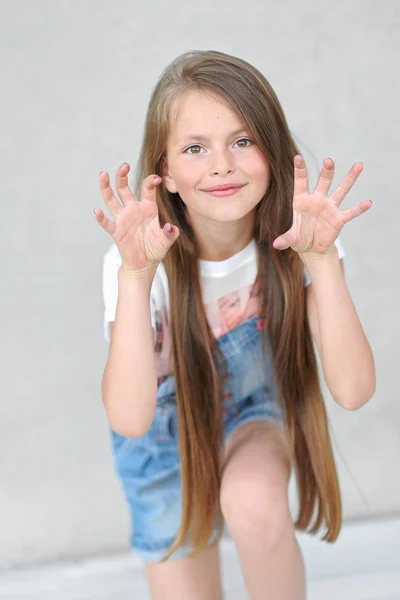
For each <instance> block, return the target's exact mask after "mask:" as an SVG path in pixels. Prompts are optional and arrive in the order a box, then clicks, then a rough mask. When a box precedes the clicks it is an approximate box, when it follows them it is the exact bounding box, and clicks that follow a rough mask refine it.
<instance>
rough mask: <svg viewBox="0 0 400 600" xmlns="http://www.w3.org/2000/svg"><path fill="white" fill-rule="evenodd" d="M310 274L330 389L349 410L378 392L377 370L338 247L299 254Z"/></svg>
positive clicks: (316, 334) (311, 313) (314, 320)
mask: <svg viewBox="0 0 400 600" xmlns="http://www.w3.org/2000/svg"><path fill="white" fill-rule="evenodd" d="M300 256H301V258H302V260H303V263H304V265H305V267H306V269H307V271H308V273H309V275H310V278H311V285H310V286H308V288H307V313H308V320H309V323H310V328H311V332H312V335H313V338H314V340H315V343H316V345H317V348H318V353H319V356H320V359H321V363H322V369H323V373H324V377H325V381H326V384H327V386H328V388H329V391H330V392H331V394H332V396H333V398H334V399H335V401H336V402H337V403H338V404H340V405H341V406H343V407H344V408H347V409H349V410H355V409H357V408H360V407H361V406H362V405H363V404H365V403H366V402H367V401H368V400H369V399H370V398H371V396H372V395H373V394H374V392H375V367H374V359H373V356H372V352H371V348H370V346H369V344H368V341H367V339H366V337H365V334H364V331H363V328H362V326H361V323H360V320H359V318H358V315H357V312H356V309H355V307H354V304H353V301H352V299H351V295H350V292H349V290H348V287H347V284H346V281H345V278H344V273H343V265H342V261H339V258H338V253H337V250H336V248H335V247H334V246H333V247H332V251H330V252H328V253H327V254H321V255H317V254H315V255H307V253H304V254H301V255H300Z"/></svg>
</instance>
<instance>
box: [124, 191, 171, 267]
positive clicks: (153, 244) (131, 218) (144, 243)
mask: <svg viewBox="0 0 400 600" xmlns="http://www.w3.org/2000/svg"><path fill="white" fill-rule="evenodd" d="M113 225H114V232H113V233H112V237H113V239H114V241H115V243H116V244H117V246H118V249H119V251H120V253H121V256H123V257H124V259H125V261H126V262H127V263H128V264H130V265H131V266H132V268H135V269H143V268H145V267H147V266H148V265H149V264H150V263H153V262H158V261H160V260H162V259H163V256H162V253H160V247H161V248H162V245H161V236H162V229H161V228H160V223H159V220H158V210H157V204H156V203H155V202H149V201H147V200H143V201H142V202H129V203H128V204H126V205H125V206H124V207H123V209H122V210H121V211H120V212H119V213H118V215H117V216H116V219H115V223H114V224H113Z"/></svg>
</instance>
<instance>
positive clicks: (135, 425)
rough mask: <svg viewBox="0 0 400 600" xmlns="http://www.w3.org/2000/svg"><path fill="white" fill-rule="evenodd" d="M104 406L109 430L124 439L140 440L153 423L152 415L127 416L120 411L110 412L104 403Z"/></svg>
mask: <svg viewBox="0 0 400 600" xmlns="http://www.w3.org/2000/svg"><path fill="white" fill-rule="evenodd" d="M104 406H105V409H106V415H107V421H108V424H109V425H110V427H111V429H112V430H113V431H115V433H118V434H119V435H122V436H124V437H127V438H141V437H143V436H144V435H145V434H146V433H147V432H148V430H149V429H150V427H151V425H152V423H153V419H154V415H153V414H148V415H145V416H143V415H142V416H139V415H137V414H136V415H132V414H129V415H127V414H125V413H123V412H121V411H115V410H111V408H110V407H107V404H106V403H104Z"/></svg>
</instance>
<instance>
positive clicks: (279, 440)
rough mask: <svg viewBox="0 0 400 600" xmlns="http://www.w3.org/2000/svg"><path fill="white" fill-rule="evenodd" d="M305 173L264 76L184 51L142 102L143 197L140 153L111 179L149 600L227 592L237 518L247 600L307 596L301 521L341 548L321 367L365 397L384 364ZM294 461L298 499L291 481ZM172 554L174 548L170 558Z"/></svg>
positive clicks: (326, 169) (137, 542)
mask: <svg viewBox="0 0 400 600" xmlns="http://www.w3.org/2000/svg"><path fill="white" fill-rule="evenodd" d="M362 168H363V167H362V164H361V163H355V164H354V165H353V167H352V168H351V169H350V171H349V173H348V175H347V176H346V177H345V178H344V179H343V181H342V182H341V184H340V185H339V186H338V187H337V188H336V189H334V190H333V191H331V192H330V186H331V183H332V179H333V175H334V163H333V161H332V160H331V159H325V160H324V162H323V167H322V171H321V174H320V177H319V179H318V182H317V185H316V188H315V190H314V191H313V192H312V193H310V192H309V190H308V182H307V168H306V165H305V163H304V160H303V158H302V157H301V156H300V155H299V152H298V150H297V148H296V146H295V143H294V141H293V139H292V137H291V134H290V132H289V129H288V125H287V123H286V120H285V116H284V114H283V111H282V108H281V106H280V104H279V102H278V100H277V97H276V95H275V93H274V92H273V90H272V89H271V87H270V85H269V84H268V82H267V81H266V80H265V78H264V77H263V76H262V75H261V73H259V71H257V70H256V69H255V68H254V67H252V66H251V65H249V64H248V63H246V62H245V61H243V60H240V59H238V58H234V57H232V56H228V55H226V54H222V53H220V52H194V53H188V54H185V55H183V56H181V57H179V58H178V59H177V60H175V61H174V62H173V63H172V64H171V65H170V66H169V67H168V68H167V69H166V71H165V72H164V73H163V74H162V76H161V78H160V80H159V82H158V84H157V86H156V88H155V90H154V92H153V95H152V98H151V102H150V106H149V109H148V114H147V119H146V126H145V133H144V141H143V147H142V152H141V158H140V167H139V172H138V181H139V183H142V185H141V191H140V193H137V194H136V195H135V196H134V195H133V193H132V192H131V190H130V188H129V186H128V173H129V170H130V167H129V165H128V164H127V163H124V164H123V165H122V166H121V167H120V168H119V169H118V171H117V173H116V178H115V189H116V192H117V195H115V194H114V192H113V190H112V188H111V186H110V179H109V176H108V174H107V173H106V172H102V173H101V174H100V189H101V193H102V196H103V199H104V201H105V204H106V206H107V208H108V209H109V211H110V213H111V214H112V216H113V217H114V220H109V219H108V218H107V217H106V216H105V215H104V213H103V212H102V211H101V210H100V209H96V210H95V215H96V219H97V221H98V223H99V224H100V225H101V227H102V228H103V229H104V230H105V231H106V232H107V233H109V234H110V235H111V236H112V238H113V240H114V244H113V246H112V247H111V249H110V250H109V251H108V252H107V254H106V256H105V261H104V298H105V321H106V338H107V339H108V340H109V342H110V347H109V356H108V361H107V365H106V368H105V371H104V376H103V399H104V404H105V408H106V412H107V417H108V420H109V423H110V426H111V429H112V440H113V449H114V454H115V463H116V469H117V472H118V474H119V476H120V478H121V480H122V484H123V487H124V490H125V495H126V498H127V500H128V503H129V507H130V511H131V515H132V519H133V535H132V547H133V548H134V549H135V551H136V552H138V553H139V554H140V555H141V556H142V557H143V558H144V559H145V561H146V564H147V573H148V577H149V582H150V588H151V592H152V598H153V599H154V600H160V599H163V600H169V599H172V598H173V599H174V600H203V599H204V600H218V599H220V598H222V592H221V585H220V577H219V559H218V544H217V542H218V538H219V534H220V532H221V528H222V526H223V525H224V524H226V526H227V528H228V530H229V532H230V534H231V536H232V538H233V540H234V542H235V544H236V547H237V550H238V555H239V559H240V563H241V566H242V570H243V575H244V579H245V582H246V586H247V589H248V593H249V595H250V598H252V599H253V600H258V599H264V598H267V597H268V598H269V599H270V600H278V599H279V600H284V599H285V600H286V599H288V600H289V599H290V600H297V599H303V598H305V575H304V567H303V562H302V557H301V554H300V550H299V547H298V544H297V542H296V538H295V533H294V530H295V528H297V529H301V530H307V531H311V532H312V533H316V532H317V531H319V530H320V529H321V528H322V527H323V528H324V539H325V540H327V541H329V542H333V541H334V540H335V539H336V538H337V536H338V534H339V530H340V526H341V503H340V494H339V488H338V480H337V475H336V469H335V463H334V459H333V455H332V449H331V443H330V439H329V433H328V426H327V418H326V412H325V407H324V403H323V398H322V395H321V390H320V385H319V381H318V374H317V361H316V357H315V354H314V345H313V342H315V344H316V347H317V349H318V354H319V357H320V359H321V364H322V369H323V373H324V377H325V380H326V383H327V386H328V388H329V390H330V392H331V394H332V396H333V398H334V399H335V400H336V402H337V403H338V404H340V405H341V406H342V407H344V408H346V409H348V410H354V409H356V408H359V407H360V406H362V405H363V404H365V403H366V402H367V401H368V400H369V399H370V398H371V396H372V395H373V393H374V389H375V374H374V362H373V357H372V353H371V350H370V347H369V344H368V342H367V340H366V338H365V335H364V332H363V329H362V326H361V324H360V321H359V319H358V316H357V313H356V310H355V308H354V305H353V302H352V299H351V296H350V293H349V290H348V288H347V285H346V282H345V279H344V276H343V269H342V266H341V261H340V258H341V257H342V256H343V252H342V249H341V246H340V243H339V242H338V234H339V233H340V231H341V229H342V228H343V226H344V224H345V223H347V222H348V221H350V220H351V219H353V218H354V217H357V216H359V215H361V214H362V213H363V212H365V211H366V210H368V209H369V208H370V206H371V202H370V201H365V202H362V203H361V204H359V205H358V206H356V207H354V208H349V209H347V210H340V204H341V202H342V201H343V199H344V198H345V196H346V194H347V193H348V191H349V190H350V189H351V187H352V186H353V184H354V182H355V181H356V179H357V177H358V176H359V175H360V173H361V171H362ZM292 466H293V467H294V469H295V472H296V476H297V483H298V491H299V513H298V517H297V520H296V522H295V524H293V522H292V519H291V516H290V512H289V507H288V495H287V488H288V481H289V476H290V471H291V467H292ZM169 557H172V558H173V559H174V560H163V559H166V558H169Z"/></svg>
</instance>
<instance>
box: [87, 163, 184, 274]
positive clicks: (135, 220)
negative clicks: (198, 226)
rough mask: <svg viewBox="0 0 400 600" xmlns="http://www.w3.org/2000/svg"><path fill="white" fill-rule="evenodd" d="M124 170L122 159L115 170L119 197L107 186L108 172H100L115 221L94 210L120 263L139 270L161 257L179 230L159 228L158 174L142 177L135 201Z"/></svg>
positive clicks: (101, 183)
mask: <svg viewBox="0 0 400 600" xmlns="http://www.w3.org/2000/svg"><path fill="white" fill-rule="evenodd" d="M128 173H129V165H127V164H126V163H125V164H124V165H122V166H121V167H120V168H119V169H118V171H117V175H116V190H117V193H118V197H119V200H118V198H117V196H116V195H114V192H113V190H112V188H111V186H110V180H109V177H108V174H107V173H101V174H100V189H101V192H102V195H103V198H104V201H105V203H106V205H107V208H108V209H109V211H110V212H111V214H112V215H113V217H114V218H115V221H112V220H110V219H108V218H107V217H106V216H105V215H104V213H103V211H101V210H100V209H97V211H98V212H96V211H95V214H96V218H97V221H98V222H99V224H100V225H101V226H102V227H103V229H105V230H106V231H107V233H109V234H110V235H111V236H112V238H113V240H114V241H115V243H116V245H117V246H118V250H119V252H120V255H121V258H122V263H123V264H124V265H125V266H127V267H128V268H129V269H132V270H135V271H136V270H137V271H140V270H143V269H147V268H148V267H151V266H152V265H154V264H156V263H158V262H160V261H162V260H163V258H164V257H165V255H166V253H167V251H168V249H169V248H170V246H171V245H172V244H173V242H174V241H175V240H176V239H177V237H178V235H179V231H178V229H177V228H176V227H171V225H169V224H165V225H164V227H163V228H162V229H161V227H160V222H159V219H158V208H157V197H156V188H157V186H158V185H159V184H160V183H161V181H162V180H161V178H160V177H157V176H156V175H151V176H149V177H147V178H146V179H145V180H144V182H143V185H142V196H141V201H140V202H138V201H137V200H136V199H135V197H134V195H133V194H132V192H131V190H130V188H129V185H128Z"/></svg>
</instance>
